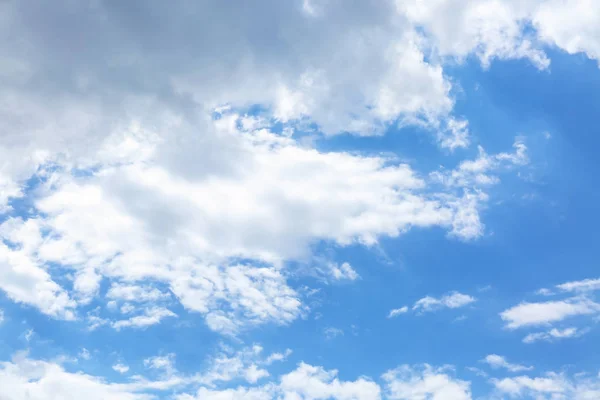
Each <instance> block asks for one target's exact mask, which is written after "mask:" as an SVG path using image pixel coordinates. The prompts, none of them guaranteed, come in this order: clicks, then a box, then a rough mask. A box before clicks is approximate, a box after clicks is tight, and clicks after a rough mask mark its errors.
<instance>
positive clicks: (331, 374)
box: [280, 363, 380, 400]
mask: <svg viewBox="0 0 600 400" xmlns="http://www.w3.org/2000/svg"><path fill="white" fill-rule="evenodd" d="M280 388H281V390H282V391H283V392H284V393H285V397H284V398H285V399H307V400H308V399H313V400H321V399H322V400H325V399H329V398H334V399H339V400H378V399H380V388H379V385H378V384H376V383H375V382H373V381H370V380H368V379H366V378H359V379H357V380H355V381H340V380H339V379H338V378H337V371H335V370H333V371H327V370H325V369H324V368H322V367H314V366H312V365H308V364H305V363H300V365H299V366H298V368H297V369H296V370H295V371H292V372H290V373H288V374H286V375H284V376H282V377H281V383H280Z"/></svg>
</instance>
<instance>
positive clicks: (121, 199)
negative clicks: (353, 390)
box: [0, 0, 544, 335]
mask: <svg viewBox="0 0 600 400" xmlns="http://www.w3.org/2000/svg"><path fill="white" fill-rule="evenodd" d="M443 3H444V2H443V1H438V2H432V3H431V4H430V5H428V6H427V9H424V8H423V5H422V4H420V3H419V4H418V3H414V2H406V4H405V5H398V4H396V2H393V1H381V2H380V1H377V2H366V3H354V4H353V6H352V7H349V6H347V5H346V4H344V2H341V1H337V0H336V1H328V2H324V3H319V4H317V3H315V2H312V1H311V2H304V3H303V4H302V5H301V4H300V2H289V3H288V2H278V1H270V2H268V3H265V4H262V5H260V6H256V7H253V8H252V9H251V10H247V11H248V12H245V11H242V10H243V8H244V7H224V6H223V5H218V4H208V3H207V4H204V3H203V4H191V3H190V4H186V5H185V6H171V5H169V6H166V5H161V4H154V5H147V6H145V7H141V9H140V10H139V11H138V12H132V11H131V10H130V9H128V8H127V7H116V6H113V5H110V4H108V3H103V2H100V3H94V4H74V3H69V2H58V3H57V4H54V5H53V6H52V7H50V6H44V7H42V8H41V9H40V8H39V7H38V6H35V7H33V6H32V5H30V4H28V2H5V3H3V4H2V5H1V6H0V7H2V12H1V14H2V17H1V18H2V24H0V26H1V28H0V32H4V33H7V35H0V37H9V36H13V35H16V36H18V37H20V38H22V41H23V43H22V46H14V45H13V44H12V43H8V42H3V41H2V42H1V43H0V53H1V55H2V56H3V60H5V62H4V63H3V66H2V67H1V68H0V85H1V87H2V89H3V90H2V91H0V92H1V94H0V104H1V105H2V107H0V108H1V109H2V114H1V115H0V117H2V118H0V121H1V122H0V132H2V136H1V140H0V160H2V168H0V171H1V172H0V193H1V194H0V210H1V211H0V212H2V213H3V214H4V213H9V212H10V210H11V209H10V207H11V201H12V200H11V199H14V198H17V197H20V196H21V197H22V196H26V197H27V199H28V200H29V201H30V202H31V204H32V210H31V211H32V213H31V214H30V216H29V218H26V219H25V220H23V219H19V218H11V219H7V220H6V221H3V222H2V227H1V228H0V235H1V238H2V242H1V243H0V266H1V267H2V268H0V269H1V271H2V272H1V273H0V289H2V290H3V291H4V292H6V293H7V295H8V297H10V298H11V299H12V300H14V301H16V302H20V303H23V304H27V305H30V306H33V307H36V308H38V309H39V310H40V311H41V312H43V313H45V314H47V315H50V316H52V317H55V318H62V319H69V320H72V319H76V318H78V317H79V316H78V315H77V312H78V308H80V307H82V306H84V305H87V304H90V303H91V302H92V301H93V300H94V299H96V298H97V297H98V296H100V295H101V293H100V292H101V290H102V288H103V287H104V286H102V285H101V283H102V282H103V281H106V282H107V283H108V284H109V285H110V287H109V290H108V292H107V293H106V294H105V295H106V296H105V297H106V299H108V300H109V301H122V302H125V301H126V302H127V303H128V304H120V307H121V310H122V311H123V312H125V313H127V314H128V315H130V314H131V315H132V317H131V318H130V319H127V320H122V321H112V320H111V321H107V319H106V318H104V317H102V316H100V315H92V316H91V320H92V321H91V323H92V325H91V326H92V327H96V326H99V325H101V324H111V325H112V326H113V327H115V328H123V327H127V326H147V325H149V324H152V323H157V322H159V321H160V320H161V319H162V318H166V317H170V316H173V315H172V311H169V310H168V309H167V308H166V307H165V306H164V305H163V304H161V303H160V301H162V300H165V301H166V300H167V298H168V297H169V295H168V292H167V291H166V290H167V288H168V290H170V292H171V293H172V294H173V295H174V296H175V297H176V298H177V300H179V301H180V303H181V304H182V305H183V306H184V307H185V308H186V309H188V310H190V311H194V312H198V313H201V314H202V315H203V316H204V318H205V320H206V323H207V325H208V326H209V327H210V328H211V329H213V330H215V331H218V332H222V333H225V334H228V335H236V334H238V333H239V332H240V331H241V330H243V329H246V328H249V327H253V326H257V325H260V324H265V323H275V324H289V323H291V322H292V321H294V320H295V319H296V318H298V317H299V316H300V315H303V313H304V312H305V311H306V307H305V306H303V304H302V299H301V296H299V295H298V293H297V292H296V291H295V290H294V289H293V288H292V287H290V286H289V285H288V282H287V271H286V270H285V265H286V263H287V262H288V261H299V260H301V261H305V260H306V259H310V257H311V255H312V254H311V251H312V250H311V246H312V245H313V244H314V243H316V242H319V241H325V242H328V243H335V244H337V245H340V246H347V245H351V244H356V243H359V244H362V245H366V246H374V245H376V244H377V243H378V241H379V240H380V239H381V238H382V237H397V236H399V235H401V234H403V233H405V232H407V231H409V230H410V229H412V228H415V227H418V228H428V227H442V228H443V229H445V230H447V231H448V233H449V235H450V236H453V237H456V238H459V239H463V240H469V239H475V238H478V237H480V236H482V235H483V233H484V224H483V222H482V221H481V218H480V210H481V209H482V208H483V207H484V205H485V204H486V202H487V201H488V198H489V196H488V194H487V193H486V188H487V187H488V186H489V185H491V184H495V183H497V182H498V181H499V178H498V176H497V175H498V174H499V173H500V172H501V171H502V170H503V169H507V168H509V167H514V166H520V165H523V164H524V163H525V162H526V161H527V156H526V147H525V145H524V143H522V142H520V141H517V142H516V143H515V149H514V151H513V152H509V153H504V152H502V153H499V154H487V153H486V152H485V151H484V150H483V149H481V150H480V154H479V156H478V158H477V159H476V160H471V161H468V160H465V161H463V162H462V163H460V164H459V166H458V167H457V168H456V169H450V170H442V171H433V172H432V171H426V172H424V173H423V172H419V171H416V170H414V169H413V168H412V167H411V166H410V165H408V164H406V163H403V162H400V161H399V160H397V159H395V158H393V157H388V156H382V155H365V154H360V153H349V152H344V151H322V150H319V149H317V148H311V147H309V146H306V145H305V144H304V142H302V140H301V136H302V134H303V133H306V131H311V130H316V131H317V132H312V134H314V135H316V136H318V137H328V136H330V135H335V134H343V133H348V132H350V133H353V134H357V135H379V134H384V133H385V132H386V131H387V130H388V128H389V127H391V126H395V125H399V126H401V127H404V126H407V125H416V126H419V127H423V128H425V129H426V130H429V131H432V132H433V137H434V138H435V139H434V140H436V141H437V142H438V144H439V145H440V146H442V147H445V148H449V149H456V148H458V147H465V146H467V145H468V144H469V140H470V139H469V134H468V121H466V120H464V119H463V118H462V117H461V116H458V115H454V111H453V109H454V99H453V96H452V90H453V85H452V82H451V79H449V78H448V77H447V76H446V74H445V72H444V62H445V57H446V56H453V57H457V59H461V58H464V57H466V56H467V55H468V54H471V53H475V54H477V55H478V56H480V58H481V59H482V61H483V62H484V63H485V62H488V61H489V60H492V59H494V58H522V57H525V58H529V59H531V60H534V61H535V62H536V63H537V64H536V65H538V66H539V65H541V64H543V62H544V58H543V56H542V54H541V53H536V51H537V50H536V49H535V46H534V44H535V43H533V42H529V41H526V40H525V37H524V36H523V32H522V30H521V26H520V25H519V24H518V23H516V22H515V21H514V18H513V17H514V15H519V16H521V15H524V17H523V18H526V17H527V16H528V15H530V13H528V11H527V10H525V11H523V13H517V14H514V13H513V14H514V15H513V14H511V12H513V11H514V9H516V8H515V7H508V6H507V7H498V6H497V5H495V4H493V3H489V2H488V3H486V4H487V5H486V6H481V7H471V6H469V7H467V8H468V9H467V10H466V11H464V10H463V5H462V4H455V5H452V4H449V5H444V4H443ZM448 6H460V7H459V8H460V9H458V8H457V13H458V14H460V13H462V12H463V11H464V15H466V17H465V18H466V21H469V22H472V24H471V26H473V27H474V28H473V30H474V31H473V32H459V34H460V35H463V34H464V35H467V36H461V37H455V38H454V39H461V40H462V39H464V38H465V37H466V38H467V39H468V40H467V42H469V44H468V45H467V46H466V47H464V48H463V47H460V48H459V47H456V46H454V45H453V44H452V43H453V42H451V41H450V42H446V41H445V40H446V38H447V39H448V40H450V39H452V38H451V35H443V34H441V33H439V32H437V31H436V30H435V29H437V28H435V27H436V26H437V24H436V23H435V21H436V19H437V18H438V16H439V15H442V14H445V13H446V10H447V8H446V7H448ZM465 7H466V6H465ZM498 11H501V13H498ZM440 13H441V14H440ZM40 15H44V23H41V22H40ZM65 15H69V16H71V17H69V18H65ZM154 15H165V16H166V17H165V19H164V20H162V19H161V20H160V21H155V22H156V23H154V22H153V28H152V29H148V26H149V25H148V21H150V20H152V21H154V17H153V16H154ZM206 15H219V16H220V18H219V23H215V21H213V20H212V19H211V20H205V19H206V18H205V16H206ZM451 15H452V16H454V15H455V14H451ZM499 15H502V16H503V17H502V18H499V17H498V16H499ZM518 18H521V17H518ZM174 21H176V22H174ZM261 21H262V22H261ZM486 21H492V22H493V23H492V24H491V25H489V24H486ZM80 24H81V25H80ZM227 25H231V26H233V27H235V28H224V27H225V26H227ZM81 26H85V27H86V30H85V31H86V33H85V35H84V36H85V37H84V38H83V39H82V40H83V41H84V42H85V44H86V45H85V46H81V45H80V44H78V45H77V46H76V47H77V48H76V49H74V48H72V47H70V46H66V45H65V43H71V39H72V38H73V37H78V36H77V35H79V34H80V33H81V29H80V28H81ZM261 26H268V27H269V28H268V29H267V31H265V30H263V29H262V28H260V29H259V27H261ZM460 26H463V25H460ZM486 26H487V27H490V28H489V29H487V28H486ZM445 29H446V28H445ZM106 32H110V34H106ZM8 33H10V35H8ZM197 37H212V38H218V40H210V41H202V43H198V41H197V40H195V39H193V40H192V38H197ZM433 39H435V40H433ZM2 40H4V39H2ZM149 48H152V49H153V50H152V51H148V49H149ZM90 49H94V51H91V50H90ZM223 49H227V51H223ZM482 49H483V50H482ZM481 51H483V53H481ZM438 55H441V56H442V57H438ZM207 60H210V62H207ZM486 60H488V61H486ZM536 60H537V61H536ZM253 105H259V106H260V109H261V110H264V111H263V112H261V113H258V114H259V115H247V114H246V113H245V111H244V110H247V109H248V107H250V106H253ZM279 124H283V126H284V128H283V133H278V132H275V131H276V130H277V129H275V128H274V127H275V126H278V125H279ZM319 135H321V136H319ZM32 178H35V179H32ZM32 181H35V182H36V183H35V185H34V186H35V187H32V186H31V185H30V184H29V183H28V182H32ZM4 219H5V218H3V220H4ZM240 259H242V260H245V262H243V263H241V262H239V260H240ZM48 265H53V266H55V270H58V271H60V273H62V274H63V275H67V274H68V276H69V279H71V278H72V281H73V286H72V288H70V287H69V286H70V285H63V282H60V283H59V282H57V281H56V280H55V279H53V277H52V276H51V275H50V273H49V272H48ZM17 266H18V267H17ZM53 268H54V267H53ZM328 273H329V275H328V276H329V277H330V279H333V280H346V281H354V280H357V279H358V278H359V275H358V273H357V272H356V270H355V269H354V268H353V267H352V266H351V265H350V264H348V263H342V264H341V265H338V264H331V265H330V268H329V270H328ZM159 287H160V288H163V289H158V288H159ZM143 302H147V303H149V304H142V305H139V307H138V305H135V303H143ZM115 305H116V303H115ZM132 307H138V308H136V309H133V308H132ZM157 310H162V311H160V312H158V311H157ZM136 311H137V312H138V314H139V313H141V314H139V315H134V314H136Z"/></svg>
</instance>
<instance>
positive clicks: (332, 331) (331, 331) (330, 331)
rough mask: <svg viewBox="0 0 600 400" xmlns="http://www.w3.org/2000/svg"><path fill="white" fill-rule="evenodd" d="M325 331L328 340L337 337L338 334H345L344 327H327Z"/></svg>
mask: <svg viewBox="0 0 600 400" xmlns="http://www.w3.org/2000/svg"><path fill="white" fill-rule="evenodd" d="M323 332H324V333H325V339H327V340H331V339H335V338H336V337H338V336H344V331H343V330H342V329H339V328H334V327H331V326H330V327H328V328H325V330H324V331H323Z"/></svg>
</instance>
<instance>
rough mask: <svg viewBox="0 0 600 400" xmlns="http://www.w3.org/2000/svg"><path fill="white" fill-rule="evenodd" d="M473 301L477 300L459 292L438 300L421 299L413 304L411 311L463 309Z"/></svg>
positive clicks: (431, 298) (432, 298)
mask: <svg viewBox="0 0 600 400" xmlns="http://www.w3.org/2000/svg"><path fill="white" fill-rule="evenodd" d="M475 301H477V299H476V298H474V297H472V296H469V295H466V294H463V293H459V292H450V293H448V294H446V295H444V296H442V297H440V298H439V299H438V298H435V297H431V296H426V297H423V298H422V299H419V300H417V301H416V302H415V304H414V305H413V307H412V309H413V311H416V312H419V313H423V312H432V311H437V310H439V309H443V308H460V307H464V306H466V305H469V304H471V303H474V302H475Z"/></svg>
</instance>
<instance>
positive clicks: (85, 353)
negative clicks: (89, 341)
mask: <svg viewBox="0 0 600 400" xmlns="http://www.w3.org/2000/svg"><path fill="white" fill-rule="evenodd" d="M78 356H79V358H81V359H83V360H89V359H90V358H91V357H92V355H91V354H90V352H89V350H88V349H86V348H85V347H84V348H82V349H81V351H80V352H79V354H78Z"/></svg>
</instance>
